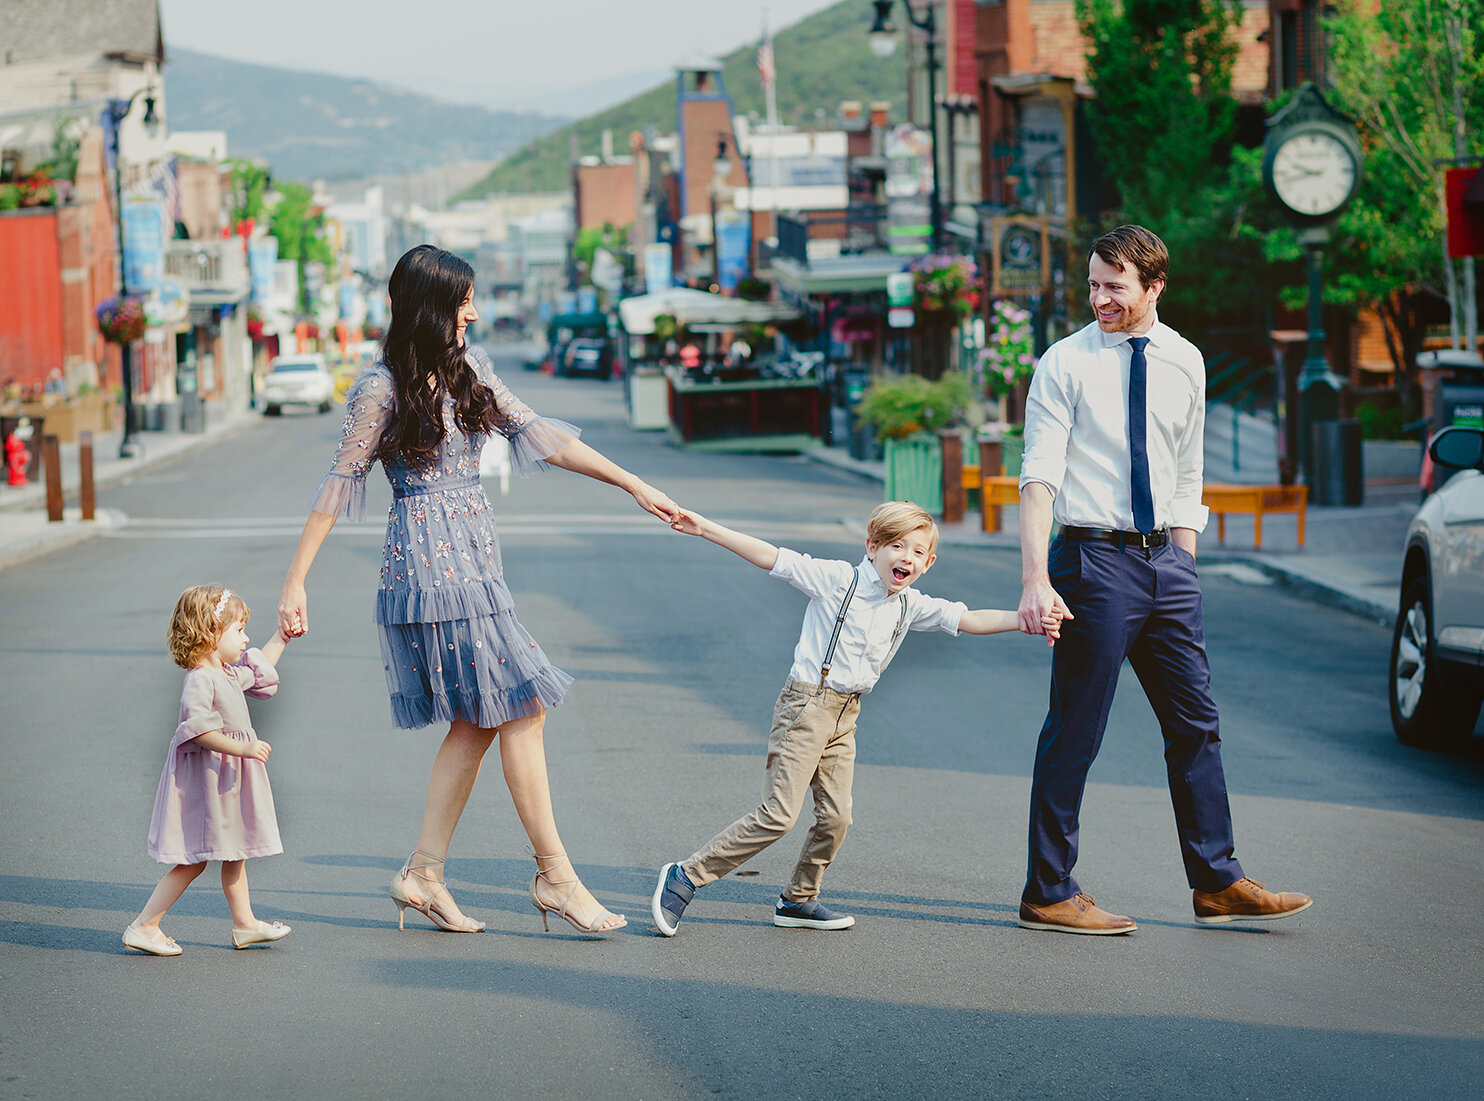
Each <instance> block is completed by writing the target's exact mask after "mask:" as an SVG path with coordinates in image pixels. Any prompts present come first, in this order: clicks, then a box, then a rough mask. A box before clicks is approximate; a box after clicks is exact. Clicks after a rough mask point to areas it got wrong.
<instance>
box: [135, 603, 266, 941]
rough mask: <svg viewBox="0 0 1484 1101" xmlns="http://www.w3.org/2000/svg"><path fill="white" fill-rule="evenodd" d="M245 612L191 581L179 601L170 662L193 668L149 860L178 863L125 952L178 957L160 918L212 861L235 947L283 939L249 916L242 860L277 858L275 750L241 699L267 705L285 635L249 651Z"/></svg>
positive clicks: (149, 904) (160, 797)
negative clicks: (271, 781)
mask: <svg viewBox="0 0 1484 1101" xmlns="http://www.w3.org/2000/svg"><path fill="white" fill-rule="evenodd" d="M250 615H251V613H250V612H249V611H248V610H247V605H246V604H245V603H243V601H242V598H241V597H240V596H238V595H237V594H236V593H234V592H232V591H231V590H230V589H227V588H224V587H223V586H221V585H196V586H194V587H192V588H189V589H187V590H186V591H185V592H183V593H181V595H180V599H179V600H178V601H176V603H175V613H174V614H173V615H172V616H171V617H170V633H169V636H168V639H169V644H170V656H171V657H173V658H174V659H175V664H177V665H179V666H181V667H182V668H183V669H188V670H190V672H188V673H186V679H185V689H184V690H183V691H182V692H181V695H180V725H179V726H177V727H176V728H175V737H174V738H172V739H171V740H170V750H169V754H168V755H167V757H166V759H165V770H164V772H163V773H162V774H161V776H160V787H159V790H158V791H157V792H156V793H155V812H154V817H153V818H152V819H151V820H150V825H149V855H150V856H151V857H152V858H153V859H155V860H158V861H159V862H160V863H162V864H172V865H174V867H172V868H171V869H170V870H169V871H168V872H166V873H165V876H164V878H163V879H161V880H160V883H159V886H157V887H156V888H155V890H154V893H153V894H151V895H150V896H149V901H148V902H147V903H145V905H144V909H143V910H141V911H140V913H139V916H138V917H137V918H135V919H134V921H133V922H132V923H131V924H130V925H129V927H128V928H127V929H125V930H124V945H125V946H126V947H129V948H135V949H138V950H139V951H141V952H149V953H152V954H153V955H156V956H178V955H180V952H181V948H180V945H178V944H176V943H175V941H173V940H171V939H170V938H169V937H167V936H166V935H165V934H164V933H163V932H161V931H160V918H162V917H163V916H164V915H165V911H166V910H168V909H170V907H171V906H173V905H175V901H176V899H178V898H180V896H181V895H182V894H183V893H184V892H185V889H186V888H187V887H188V886H190V884H191V882H192V881H193V880H194V879H195V878H196V877H197V876H198V875H200V874H201V873H202V872H203V871H205V869H206V862H207V861H208V860H220V861H221V862H222V892H223V893H224V894H225V895H226V896H227V908H228V909H229V910H230V911H231V914H232V947H234V948H246V947H248V946H249V945H252V944H261V943H263V942H264V941H274V940H279V939H281V938H283V937H286V936H288V935H289V927H288V926H287V925H285V924H283V923H282V922H280V921H275V922H274V923H273V924H272V925H269V924H267V923H266V922H262V921H259V920H258V919H257V918H256V917H254V916H253V912H252V903H251V902H250V901H249V900H248V897H247V871H246V860H247V858H248V857H250V856H272V855H273V854H274V853H281V852H283V845H282V844H281V843H280V841H279V839H278V820H277V818H275V817H274V813H273V792H272V791H271V790H270V789H269V787H268V770H267V769H266V768H265V767H263V766H264V762H266V761H267V760H268V754H269V753H270V752H272V747H270V746H269V745H268V743H267V742H264V741H259V740H258V737H257V735H255V734H254V733H253V729H252V723H251V722H250V721H249V720H248V714H247V700H246V699H244V695H247V696H253V697H255V698H257V699H267V698H268V697H269V696H271V695H273V693H274V692H276V691H278V672H277V670H275V669H274V667H273V666H274V663H275V662H277V661H278V659H279V657H280V656H281V655H282V654H283V649H284V639H283V636H282V635H281V634H278V633H275V634H274V636H273V637H272V638H271V639H269V640H268V643H267V645H266V646H264V647H263V648H262V649H261V650H258V649H252V650H249V649H247V630H246V626H247V621H248V618H249V616H250Z"/></svg>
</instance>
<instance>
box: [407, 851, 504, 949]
mask: <svg viewBox="0 0 1484 1101" xmlns="http://www.w3.org/2000/svg"><path fill="white" fill-rule="evenodd" d="M418 857H422V859H423V862H422V863H421V864H417V863H414V861H415V860H417V858H418ZM442 867H443V861H442V860H440V859H438V858H437V857H435V856H432V855H430V854H429V853H425V852H423V851H422V850H421V849H413V850H412V855H411V856H409V857H408V858H407V863H405V864H403V865H402V870H401V871H400V872H398V873H397V874H396V875H394V876H392V901H393V902H395V903H396V904H397V928H398V929H405V928H406V926H405V925H403V921H404V919H405V918H406V917H407V907H409V906H411V907H412V908H413V909H414V910H416V911H417V912H418V913H420V914H422V915H423V917H425V918H427V919H428V920H429V921H431V922H432V923H433V924H434V925H436V926H438V928H440V929H442V930H443V931H444V932H446V933H478V932H481V931H483V929H484V922H482V921H475V920H473V919H472V918H469V917H465V918H464V920H463V922H462V923H459V922H454V921H452V920H450V919H449V918H447V917H444V915H443V912H442V911H441V910H439V909H438V895H439V894H440V893H442V894H445V895H448V887H447V886H446V885H445V884H444V882H443V880H441V879H434V878H433V877H432V876H431V875H428V874H427V872H426V869H428V868H442ZM408 876H416V877H417V878H418V879H420V880H422V881H423V883H425V884H426V885H427V890H426V891H424V892H423V893H424V894H426V895H427V898H426V899H425V900H424V901H423V902H422V903H421V904H418V903H416V902H413V901H412V899H411V898H410V897H409V896H408V894H407V888H406V887H404V886H403V884H404V883H405V882H406V880H407V877H408ZM448 901H449V902H452V901H453V896H452V895H448Z"/></svg>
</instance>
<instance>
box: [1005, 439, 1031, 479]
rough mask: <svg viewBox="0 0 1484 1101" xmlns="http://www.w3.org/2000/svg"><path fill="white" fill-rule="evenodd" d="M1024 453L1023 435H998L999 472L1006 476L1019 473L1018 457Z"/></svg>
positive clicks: (1015, 475)
mask: <svg viewBox="0 0 1484 1101" xmlns="http://www.w3.org/2000/svg"><path fill="white" fill-rule="evenodd" d="M1024 454H1025V437H1024V436H1020V435H1015V436H1001V437H1000V473H1001V474H1003V475H1005V477H1007V478H1013V477H1017V476H1018V475H1019V474H1020V458H1021V456H1022V455H1024Z"/></svg>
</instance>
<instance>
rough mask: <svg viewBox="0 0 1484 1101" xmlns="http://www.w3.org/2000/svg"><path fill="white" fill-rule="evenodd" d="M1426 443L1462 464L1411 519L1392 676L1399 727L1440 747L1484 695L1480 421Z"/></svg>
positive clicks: (1473, 715)
mask: <svg viewBox="0 0 1484 1101" xmlns="http://www.w3.org/2000/svg"><path fill="white" fill-rule="evenodd" d="M1427 450H1428V454H1429V455H1430V456H1431V457H1432V460H1433V462H1434V464H1436V465H1437V466H1440V467H1444V468H1448V467H1452V468H1456V469H1457V473H1455V474H1454V475H1453V476H1452V477H1451V478H1449V479H1448V480H1447V482H1446V483H1445V484H1444V485H1443V487H1442V488H1441V489H1439V490H1438V491H1437V492H1436V493H1434V494H1432V495H1431V496H1430V497H1428V498H1427V500H1426V501H1424V502H1423V504H1422V507H1421V508H1420V509H1418V510H1417V515H1416V516H1414V517H1413V518H1412V523H1411V525H1410V526H1409V527H1408V528H1407V543H1406V554H1405V557H1404V559H1403V564H1402V584H1401V604H1400V606H1399V608H1398V612H1397V619H1396V629H1395V631H1394V632H1393V634H1392V641H1391V665H1390V676H1389V678H1388V680H1389V682H1390V693H1389V694H1390V697H1391V725H1392V727H1393V729H1395V731H1396V736H1397V737H1398V738H1400V739H1401V740H1402V741H1403V742H1405V743H1406V744H1407V745H1416V746H1428V747H1431V748H1436V749H1442V748H1447V747H1449V746H1455V745H1458V744H1460V743H1462V742H1464V741H1466V740H1467V739H1468V737H1469V735H1470V734H1472V733H1473V730H1474V724H1475V723H1476V722H1477V721H1478V718H1479V704H1480V702H1481V701H1484V429H1479V428H1464V427H1452V428H1445V429H1443V430H1442V431H1441V432H1439V433H1438V434H1437V435H1436V436H1435V437H1433V440H1432V442H1431V443H1430V444H1429V445H1428V449H1427Z"/></svg>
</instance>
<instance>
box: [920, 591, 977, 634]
mask: <svg viewBox="0 0 1484 1101" xmlns="http://www.w3.org/2000/svg"><path fill="white" fill-rule="evenodd" d="M908 592H910V593H911V594H912V595H911V596H910V597H909V598H908V599H909V600H910V601H911V603H910V604H908V606H907V629H908V630H909V631H942V632H943V633H944V634H948V635H956V634H958V624H959V620H961V619H962V618H963V616H964V613H965V612H967V611H968V610H969V606H968V605H967V604H964V603H963V602H962V601H959V600H944V599H943V598H942V597H938V596H928V595H927V594H926V593H920V592H918V591H917V590H916V589H909V590H908Z"/></svg>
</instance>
